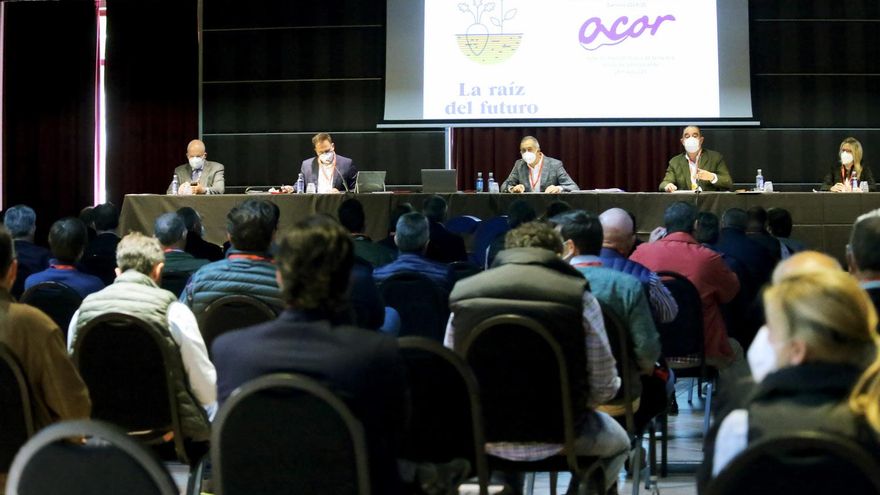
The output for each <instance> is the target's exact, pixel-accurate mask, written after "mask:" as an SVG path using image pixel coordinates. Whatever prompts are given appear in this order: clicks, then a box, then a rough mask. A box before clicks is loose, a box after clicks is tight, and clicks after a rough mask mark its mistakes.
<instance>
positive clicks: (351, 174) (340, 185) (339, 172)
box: [293, 155, 358, 192]
mask: <svg viewBox="0 0 880 495" xmlns="http://www.w3.org/2000/svg"><path fill="white" fill-rule="evenodd" d="M318 167H319V165H318V157H313V158H306V159H305V160H303V162H302V165H301V166H300V169H299V172H300V173H301V174H303V179H304V182H305V184H308V183H309V182H312V183H314V184H315V187H318V174H319V173H320V172H319V171H318ZM357 174H358V169H357V167H356V166H355V164H354V162H353V161H352V159H351V158H348V157H345V156H342V155H336V169H335V170H334V173H333V187H334V188H336V190H337V191H344V192H354V186H355V180H356V179H357ZM296 180H297V178H296V177H293V181H294V182H296ZM303 187H305V186H303Z"/></svg>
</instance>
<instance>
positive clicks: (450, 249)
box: [422, 196, 467, 263]
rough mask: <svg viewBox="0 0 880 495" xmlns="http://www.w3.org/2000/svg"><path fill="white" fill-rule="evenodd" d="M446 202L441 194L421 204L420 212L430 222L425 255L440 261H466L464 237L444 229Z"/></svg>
mask: <svg viewBox="0 0 880 495" xmlns="http://www.w3.org/2000/svg"><path fill="white" fill-rule="evenodd" d="M446 211H447V204H446V200H445V199H443V197H442V196H431V197H430V198H428V199H426V200H425V202H424V203H423V204H422V214H423V215H425V218H427V219H428V221H429V222H430V223H431V225H430V229H431V230H430V241H429V242H428V249H427V250H426V251H425V257H426V258H428V259H430V260H434V261H439V262H440V263H452V262H453V261H467V249H466V248H465V246H464V239H463V238H462V237H461V236H460V235H458V234H453V233H452V232H450V231H449V230H447V229H446V226H444V225H443V222H445V221H446Z"/></svg>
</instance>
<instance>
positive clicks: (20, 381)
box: [0, 343, 34, 473]
mask: <svg viewBox="0 0 880 495" xmlns="http://www.w3.org/2000/svg"><path fill="white" fill-rule="evenodd" d="M0 425H2V426H0V473H5V472H7V471H9V466H10V465H11V464H12V459H13V458H14V457H15V453H16V452H18V449H20V448H21V446H22V445H24V444H25V442H27V439H28V438H30V437H31V435H33V434H34V417H33V412H32V411H31V399H30V391H29V388H28V383H27V379H26V378H25V376H24V371H22V369H21V365H20V364H19V362H18V358H16V357H15V355H14V354H12V351H11V350H10V349H9V348H8V347H6V345H4V344H2V343H0Z"/></svg>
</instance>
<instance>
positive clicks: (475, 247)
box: [471, 215, 510, 266]
mask: <svg viewBox="0 0 880 495" xmlns="http://www.w3.org/2000/svg"><path fill="white" fill-rule="evenodd" d="M508 230H510V226H509V225H507V215H501V216H498V217H494V218H490V219H489V220H484V221H482V222H480V226H479V227H477V230H476V231H474V239H473V242H472V244H471V261H472V262H474V263H476V264H477V265H480V266H483V263H484V262H485V261H486V249H487V248H488V247H489V245H490V244H492V241H494V240H495V238H496V237H498V236H499V235H502V234H504V233H505V232H507V231H508Z"/></svg>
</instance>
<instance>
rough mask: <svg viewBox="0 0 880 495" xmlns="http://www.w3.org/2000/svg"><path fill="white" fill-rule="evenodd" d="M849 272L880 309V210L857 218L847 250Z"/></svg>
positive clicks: (879, 309)
mask: <svg viewBox="0 0 880 495" xmlns="http://www.w3.org/2000/svg"><path fill="white" fill-rule="evenodd" d="M846 262H847V265H849V272H850V273H852V274H853V276H854V277H855V278H856V279H857V280H858V281H859V283H860V284H861V286H862V288H863V289H865V290H866V291H867V292H868V296H870V297H871V301H873V302H874V306H875V307H876V308H878V311H880V210H874V211H872V212H870V213H866V214H864V215H862V216H860V217H859V218H858V219H856V221H855V223H854V224H853V228H852V232H851V233H850V236H849V244H848V245H847V250H846Z"/></svg>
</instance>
